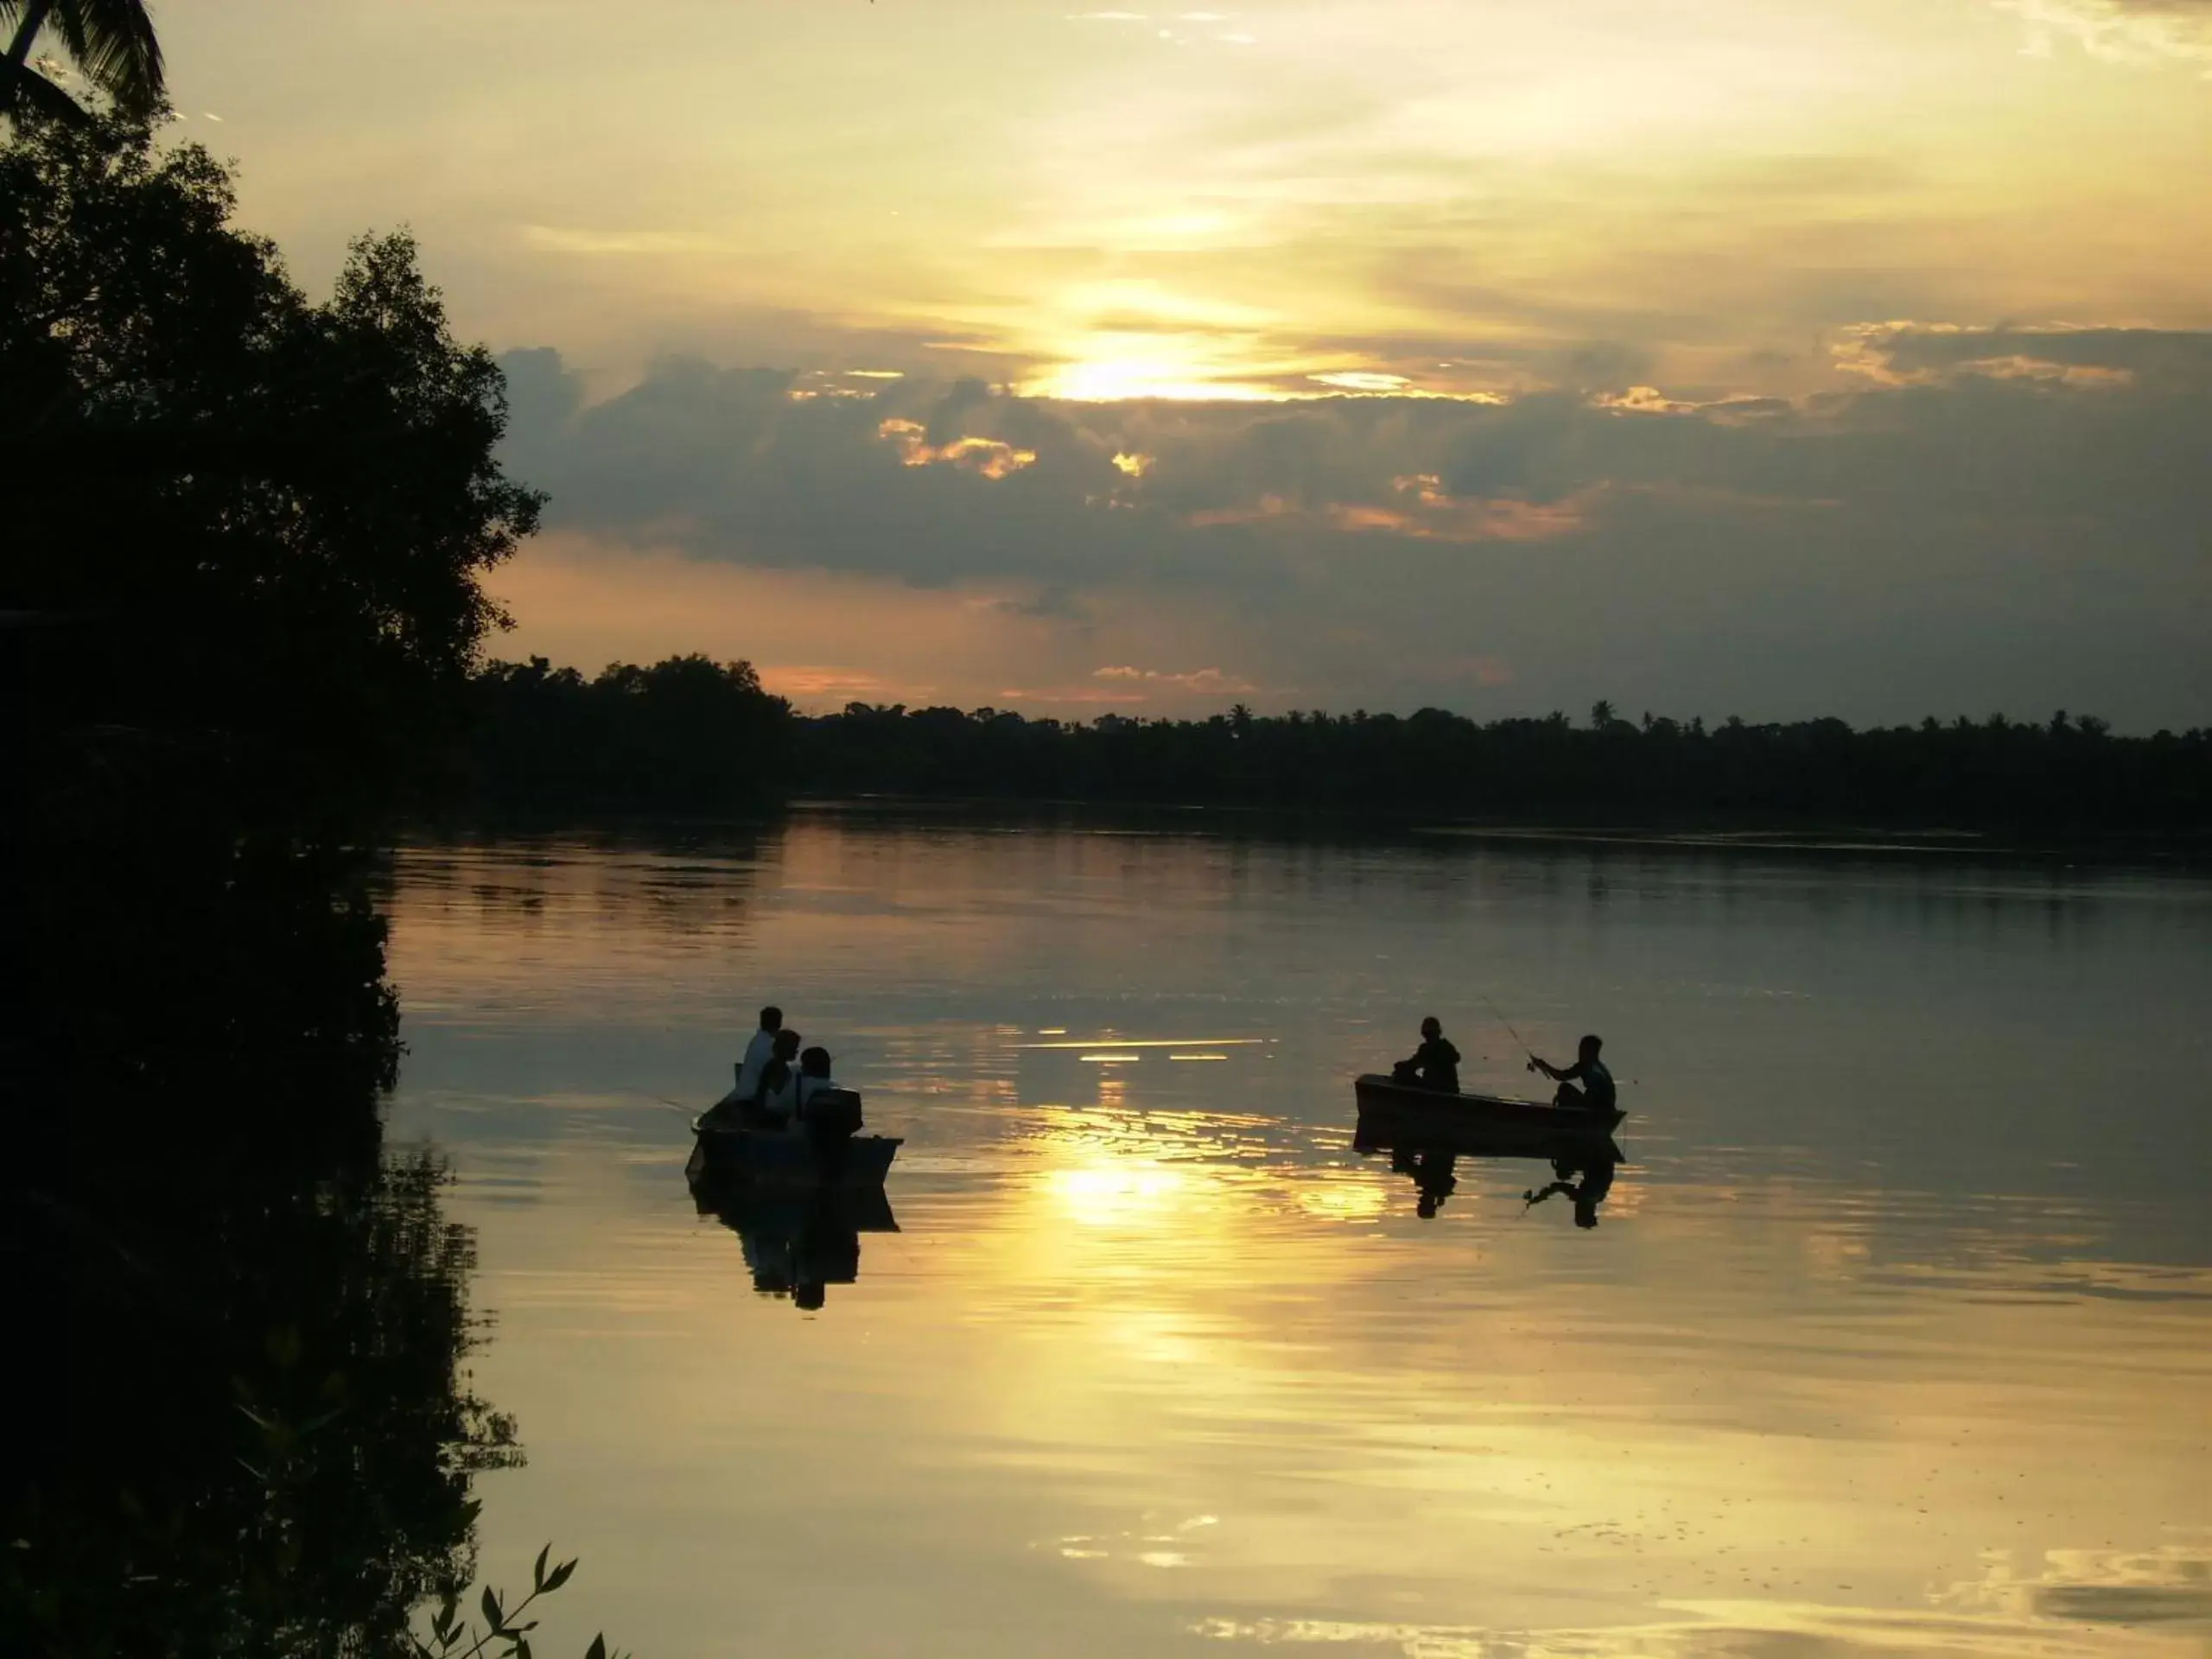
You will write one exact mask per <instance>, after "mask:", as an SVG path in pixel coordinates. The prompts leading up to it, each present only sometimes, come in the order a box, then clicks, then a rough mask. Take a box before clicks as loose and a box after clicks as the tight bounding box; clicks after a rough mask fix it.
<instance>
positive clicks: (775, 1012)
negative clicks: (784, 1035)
mask: <svg viewBox="0 0 2212 1659" xmlns="http://www.w3.org/2000/svg"><path fill="white" fill-rule="evenodd" d="M783 1028H784V1011H783V1010H782V1009H781V1008H763V1009H761V1010H760V1030H758V1031H756V1032H754V1033H753V1040H752V1041H751V1042H749V1043H747V1044H746V1046H745V1059H744V1061H743V1063H742V1064H741V1065H739V1066H738V1068H737V1087H736V1088H734V1089H733V1090H730V1098H731V1099H732V1100H734V1101H735V1102H737V1103H738V1104H739V1105H741V1106H742V1105H745V1104H746V1103H748V1102H751V1101H753V1100H757V1099H759V1098H760V1073H761V1072H762V1071H764V1070H765V1069H766V1066H767V1064H768V1061H769V1058H770V1057H772V1055H773V1054H774V1053H775V1052H776V1033H778V1032H779V1031H781V1030H782V1029H783Z"/></svg>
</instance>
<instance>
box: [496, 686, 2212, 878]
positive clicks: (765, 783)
mask: <svg viewBox="0 0 2212 1659" xmlns="http://www.w3.org/2000/svg"><path fill="white" fill-rule="evenodd" d="M471 696H472V703H471V713H472V715H473V716H474V725H473V728H472V729H471V732H470V734H469V738H468V748H467V762H466V765H465V767H464V772H465V779H464V781H465V783H466V785H467V789H468V790H469V791H471V792H472V793H473V795H474V798H476V799H477V800H478V801H479V802H480V803H484V804H507V805H529V806H548V805H563V804H565V805H569V806H583V807H615V808H635V809H653V808H661V807H702V808H711V807H715V806H741V805H745V804H758V803H760V802H761V801H764V800H772V799H780V798H789V797H791V796H793V795H808V796H824V795H828V796H837V795H855V794H868V795H893V796H909V797H914V798H929V799H951V798H973V799H980V800H988V801H995V802H1031V803H1036V802H1050V801H1098V802H1121V803H1132V804H1219V805H1230V806H1249V807H1272V808H1282V809H1292V810H1301V811H1323V810H1325V811H1332V812H1356V813H1372V814H1381V815H1387V816H1392V817H1400V818H1404V817H1421V816H1427V815H1448V816H1451V817H1464V818H1472V819H1482V820H1491V821H1496V822H1500V823H1531V822H1537V821H1563V822H1568V823H1586V824H1626V823H1680V824H1688V823H1695V824H1700V825H1704V826H1708V827H1719V828H1726V827H1744V828H1756V827H1760V826H1767V825H1777V826H1779V825H1790V824H1804V823H1828V824H1838V823H1864V824H1867V825H1874V826H1891V827H1895V826H1906V825H1918V826H1927V827H1943V828H1956V829H1982V830H1990V829H2007V830H2033V831H2037V832H2040V833H2047V834H2054V835H2063V834H2070V833H2086V832H2100V833H2101V832H2108V831H2131V830H2143V831H2157V832H2165V833H2175V832H2199V831H2203V830H2205V829H2212V732H2207V731H2204V730H2201V729H2198V730H2191V731H2189V732H2186V733H2183V734H2174V733H2171V732H2164V731H2162V732H2159V733H2157V734H2154V735H2152V736H2149V737H2123V736H2119V735H2116V734H2113V732H2112V730H2111V729H2110V728H2109V727H2108V726H2107V723H2106V722H2105V721H2101V720H2099V719H2097V718H2095V717H2094V716H2087V715H2085V716H2082V717H2078V718H2076V717H2075V716H2072V715H2067V714H2065V713H2063V712H2062V713H2059V714H2056V715H2053V716H2052V717H2051V718H2050V719H2049V720H2047V721H2015V720H2012V719H2008V718H2006V717H2005V716H2003V715H1992V716H1990V717H1988V718H1987V719H1985V720H1979V721H1977V720H1968V719H1965V718H1963V717H1961V718H1958V719H1954V720H1950V721H1938V720H1935V719H1929V720H1926V721H1922V722H1921V723H1920V724H1918V725H1916V726H1896V727H1875V728H1867V729H1865V730H1854V729H1853V728H1851V727H1850V726H1848V725H1847V724H1846V723H1845V722H1844V721H1840V720H1812V721H1796V722H1789V723H1781V722H1769V723H1764V724H1752V723H1750V722H1747V721H1742V720H1739V719H1730V720H1726V721H1722V722H1720V723H1719V724H1718V725H1713V726H1707V724H1706V723H1705V722H1704V721H1702V720H1697V719H1694V720H1690V721H1676V720H1674V719H1671V718H1668V717H1665V716H1655V715H1644V716H1643V718H1642V719H1640V720H1637V721H1630V720H1625V719H1623V718H1621V717H1620V716H1619V715H1618V714H1617V713H1616V711H1615V710H1614V709H1613V708H1612V707H1611V705H1610V704H1607V703H1599V704H1598V705H1597V706H1596V707H1595V708H1593V709H1592V710H1591V714H1590V717H1589V719H1588V720H1587V721H1586V722H1576V721H1570V720H1569V719H1568V718H1567V716H1566V715H1559V714H1554V715H1549V716H1548V717H1546V718H1542V719H1513V720H1497V721H1488V722H1478V721H1473V720H1470V719H1468V718H1466V717H1465V716H1464V715H1454V714H1450V713H1447V712H1446V711H1445V710H1443V709H1421V710H1420V711H1419V712H1418V713H1415V714H1413V715H1404V716H1400V715H1389V714H1383V715H1370V714H1368V713H1365V712H1364V711H1362V712H1357V713H1353V714H1350V715H1331V714H1328V713H1325V712H1322V711H1319V710H1313V711H1306V710H1293V711H1291V712H1290V713H1287V714H1284V715H1255V714H1254V713H1252V712H1251V711H1250V710H1249V709H1245V708H1243V706H1242V705H1239V706H1238V707H1237V708H1236V709H1231V710H1230V711H1229V712H1227V713H1225V714H1220V715H1211V716H1210V717H1208V718H1205V719H1198V720H1158V719H1154V720H1141V719H1135V718H1132V717H1130V716H1128V715H1113V714H1109V715H1100V716H1098V717H1097V718H1096V719H1094V720H1090V721H1080V722H1078V721H1062V720H1056V719H1051V718H1031V717H1028V716H1025V715H1020V714H1017V713H1014V712H1011V711H1008V710H1004V709H988V708H985V709H952V708H925V709H908V708H906V707H905V706H903V705H899V704H893V705H887V706H886V705H875V704H868V703H861V702H855V703H849V704H848V705H847V706H846V707H845V709H843V710H842V712H841V713H837V714H833V715H797V714H794V713H792V712H791V708H790V706H789V704H788V703H787V702H785V700H784V699H782V698H780V697H777V696H772V695H771V694H769V693H768V692H766V691H765V690H762V689H761V686H760V677H759V676H758V675H757V674H756V673H755V672H754V671H753V667H752V665H751V664H748V663H742V662H739V663H730V664H715V663H713V662H710V661H709V659H707V658H704V657H698V656H691V657H675V658H669V659H668V660H666V661H664V662H662V663H659V664H655V665H654V666H652V667H650V668H641V667H637V666H633V665H632V664H613V665H612V666H610V667H609V668H607V670H606V671H604V672H602V673H601V674H600V675H599V676H598V677H596V678H594V679H590V680H587V679H585V678H584V677H583V676H582V675H581V674H579V673H578V672H576V671H575V670H573V669H560V670H556V669H554V668H552V667H551V665H550V664H549V663H548V662H547V661H546V660H545V659H544V658H531V661H529V662H528V663H524V664H513V663H494V664H491V665H490V666H489V667H488V668H486V670H484V671H482V672H481V673H480V674H478V675H477V676H476V677H475V679H474V683H473V685H472V691H471Z"/></svg>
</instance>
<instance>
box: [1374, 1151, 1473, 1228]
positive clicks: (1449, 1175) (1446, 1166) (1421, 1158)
mask: <svg viewBox="0 0 2212 1659" xmlns="http://www.w3.org/2000/svg"><path fill="white" fill-rule="evenodd" d="M1458 1165H1459V1156H1458V1154H1455V1153H1452V1152H1448V1151H1446V1150H1445V1148H1443V1147H1418V1148H1416V1147H1400V1148H1399V1149H1398V1150H1397V1151H1396V1152H1395V1153H1393V1154H1391V1157H1390V1167H1391V1168H1392V1169H1394V1170H1395V1171H1396V1172H1397V1173H1399V1174H1401V1175H1410V1176H1412V1177H1413V1178H1414V1187H1415V1188H1417V1189H1418V1190H1419V1192H1420V1193H1421V1197H1420V1198H1419V1199H1418V1200H1417V1201H1416V1202H1415V1203H1414V1214H1415V1215H1418V1216H1419V1217H1421V1219H1422V1220H1423V1221H1433V1220H1435V1219H1436V1212H1437V1211H1439V1210H1440V1209H1442V1208H1443V1207H1444V1200H1445V1199H1446V1198H1450V1197H1451V1196H1452V1194H1453V1193H1454V1192H1458V1191H1459V1176H1458V1174H1457V1173H1454V1172H1455V1170H1456V1168H1457V1166H1458Z"/></svg>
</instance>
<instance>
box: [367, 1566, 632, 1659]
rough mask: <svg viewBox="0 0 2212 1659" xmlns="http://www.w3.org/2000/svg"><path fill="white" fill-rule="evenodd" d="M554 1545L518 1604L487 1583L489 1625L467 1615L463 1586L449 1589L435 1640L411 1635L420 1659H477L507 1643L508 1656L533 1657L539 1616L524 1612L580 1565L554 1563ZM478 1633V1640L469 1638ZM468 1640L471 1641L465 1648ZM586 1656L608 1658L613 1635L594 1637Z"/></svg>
mask: <svg viewBox="0 0 2212 1659" xmlns="http://www.w3.org/2000/svg"><path fill="white" fill-rule="evenodd" d="M552 1554H553V1547H552V1546H551V1545H550V1544H548V1545H547V1546H546V1547H545V1548H543V1549H541V1550H539V1551H538V1552H537V1560H536V1561H535V1562H534V1563H533V1564H532V1565H531V1569H530V1593H529V1594H528V1595H526V1596H524V1598H523V1599H521V1600H520V1601H518V1602H517V1603H516V1604H515V1605H513V1606H512V1607H507V1606H505V1605H503V1604H502V1599H501V1597H500V1595H499V1592H498V1591H496V1590H494V1589H493V1588H492V1587H491V1586H488V1585H486V1586H485V1587H484V1590H483V1592H482V1593H481V1595H480V1597H479V1598H478V1601H477V1606H478V1609H479V1611H480V1612H481V1613H482V1614H483V1617H484V1626H483V1628H482V1629H481V1630H476V1629H475V1628H474V1626H472V1625H471V1624H469V1623H468V1621H467V1619H466V1618H463V1617H462V1615H461V1601H462V1599H463V1597H462V1593H461V1589H460V1588H459V1587H454V1588H451V1589H448V1591H447V1592H446V1594H445V1598H444V1599H443V1600H442V1602H441V1603H440V1604H439V1605H438V1610H437V1611H436V1612H435V1614H433V1615H432V1616H431V1619H430V1639H429V1641H428V1642H424V1641H423V1640H421V1639H420V1638H419V1637H410V1641H411V1642H412V1643H413V1645H414V1651H415V1654H416V1659H477V1656H478V1655H480V1654H481V1653H482V1652H483V1651H484V1650H485V1649H486V1648H488V1647H490V1646H491V1644H492V1643H494V1642H504V1643H506V1644H507V1645H506V1647H505V1649H504V1650H503V1656H502V1659H531V1651H530V1633H531V1631H532V1630H536V1629H537V1620H536V1619H529V1620H525V1619H524V1618H523V1614H524V1612H526V1611H529V1609H530V1607H531V1604H532V1603H534V1602H536V1601H537V1599H539V1598H540V1597H542V1596H550V1595H551V1594H552V1593H553V1592H555V1591H556V1590H558V1589H559V1588H560V1587H561V1586H563V1585H564V1584H566V1583H567V1582H568V1581H569V1575H570V1574H572V1573H575V1570H576V1563H575V1557H573V1556H571V1557H570V1558H569V1560H565V1561H560V1562H555V1563H552V1564H551V1565H549V1564H548V1563H549V1561H550V1558H551V1556H552ZM471 1635H474V1637H476V1639H475V1640H474V1642H469V1640H468V1638H469V1637H470V1636H471ZM462 1643H467V1646H466V1647H464V1646H463V1645H461V1644H462ZM584 1659H607V1637H606V1636H605V1635H604V1634H601V1635H598V1636H594V1637H592V1639H591V1646H590V1647H589V1648H588V1649H586V1651H585V1654H584Z"/></svg>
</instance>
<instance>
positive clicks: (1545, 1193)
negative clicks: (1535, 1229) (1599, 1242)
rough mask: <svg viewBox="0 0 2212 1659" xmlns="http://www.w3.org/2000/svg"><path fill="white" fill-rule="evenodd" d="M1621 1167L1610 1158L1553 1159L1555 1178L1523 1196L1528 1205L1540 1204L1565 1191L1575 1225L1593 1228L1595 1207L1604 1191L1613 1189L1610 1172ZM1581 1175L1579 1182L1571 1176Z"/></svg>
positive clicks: (1596, 1217) (1595, 1216)
mask: <svg viewBox="0 0 2212 1659" xmlns="http://www.w3.org/2000/svg"><path fill="white" fill-rule="evenodd" d="M1619 1167H1620V1164H1619V1162H1618V1160H1615V1159H1612V1158H1592V1159H1590V1160H1588V1161H1587V1162H1586V1163H1578V1162H1577V1161H1576V1160H1573V1159H1572V1158H1554V1159H1553V1160H1552V1173H1553V1175H1554V1176H1555V1177H1556V1178H1557V1179H1554V1181H1553V1182H1552V1184H1551V1185H1549V1186H1547V1187H1545V1188H1543V1189H1542V1190H1541V1192H1523V1193H1522V1195H1521V1197H1522V1199H1523V1200H1524V1201H1525V1202H1527V1203H1528V1204H1529V1205H1539V1204H1541V1203H1542V1202H1543V1201H1544V1200H1545V1199H1546V1198H1550V1197H1551V1196H1552V1194H1554V1192H1564V1193H1566V1194H1567V1197H1568V1198H1571V1199H1573V1202H1574V1224H1575V1225H1576V1226H1578V1227H1595V1226H1596V1225H1597V1224H1598V1206H1599V1205H1601V1204H1603V1203H1604V1202H1605V1194H1607V1193H1608V1192H1611V1191H1612V1190H1613V1174H1614V1172H1615V1171H1617V1170H1618V1168H1619ZM1576 1175H1580V1176H1581V1177H1582V1179H1581V1180H1580V1182H1577V1181H1576V1180H1574V1179H1573V1177H1574V1176H1576Z"/></svg>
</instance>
